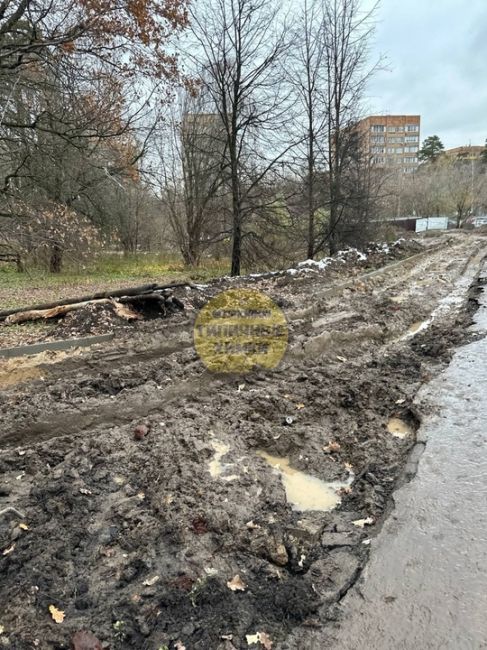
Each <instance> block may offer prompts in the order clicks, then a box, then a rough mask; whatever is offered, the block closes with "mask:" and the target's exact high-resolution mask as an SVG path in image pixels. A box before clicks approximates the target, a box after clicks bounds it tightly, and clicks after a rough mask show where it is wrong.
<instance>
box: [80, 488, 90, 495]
mask: <svg viewBox="0 0 487 650" xmlns="http://www.w3.org/2000/svg"><path fill="white" fill-rule="evenodd" d="M79 491H80V492H81V494H93V493H92V491H91V490H88V488H80V489H79Z"/></svg>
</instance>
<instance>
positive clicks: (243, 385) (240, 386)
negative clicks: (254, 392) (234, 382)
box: [237, 384, 245, 393]
mask: <svg viewBox="0 0 487 650" xmlns="http://www.w3.org/2000/svg"><path fill="white" fill-rule="evenodd" d="M244 389H245V384H239V385H238V390H237V393H241V392H242V391H243V390H244Z"/></svg>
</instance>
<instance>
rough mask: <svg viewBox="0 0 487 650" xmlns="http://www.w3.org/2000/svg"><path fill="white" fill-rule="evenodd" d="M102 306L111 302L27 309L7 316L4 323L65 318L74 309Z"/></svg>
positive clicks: (98, 301)
mask: <svg viewBox="0 0 487 650" xmlns="http://www.w3.org/2000/svg"><path fill="white" fill-rule="evenodd" d="M102 304H105V305H107V304H111V300H109V299H108V298H102V299H99V300H85V301H83V302H76V303H72V304H71V305H58V306H56V307H52V308H51V309H29V310H27V311H21V312H17V313H15V314H11V315H10V316H7V317H6V318H5V322H6V323H7V325H16V324H19V323H25V322H27V321H33V320H49V319H51V318H57V317H58V316H65V315H66V314H67V313H69V312H70V311H76V309H81V308H82V307H86V306H87V305H102Z"/></svg>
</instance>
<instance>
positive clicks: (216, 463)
mask: <svg viewBox="0 0 487 650" xmlns="http://www.w3.org/2000/svg"><path fill="white" fill-rule="evenodd" d="M211 446H212V447H213V449H214V451H215V455H214V456H213V458H212V459H211V461H210V462H209V465H208V469H209V471H210V475H211V477H212V478H219V479H221V480H222V481H236V480H237V479H238V475H237V474H230V475H228V474H227V472H228V471H232V470H233V469H234V467H235V464H234V463H223V462H222V459H223V458H224V457H225V456H226V455H227V454H228V453H229V452H230V445H226V444H225V443H223V442H220V441H219V440H212V442H211Z"/></svg>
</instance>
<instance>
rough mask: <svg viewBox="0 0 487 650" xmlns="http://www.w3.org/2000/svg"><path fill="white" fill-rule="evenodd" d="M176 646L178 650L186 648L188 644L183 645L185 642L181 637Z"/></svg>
mask: <svg viewBox="0 0 487 650" xmlns="http://www.w3.org/2000/svg"><path fill="white" fill-rule="evenodd" d="M174 647H175V648H176V650H186V646H185V645H183V642H182V641H180V640H179V639H178V640H177V641H176V643H175V644H174Z"/></svg>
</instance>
